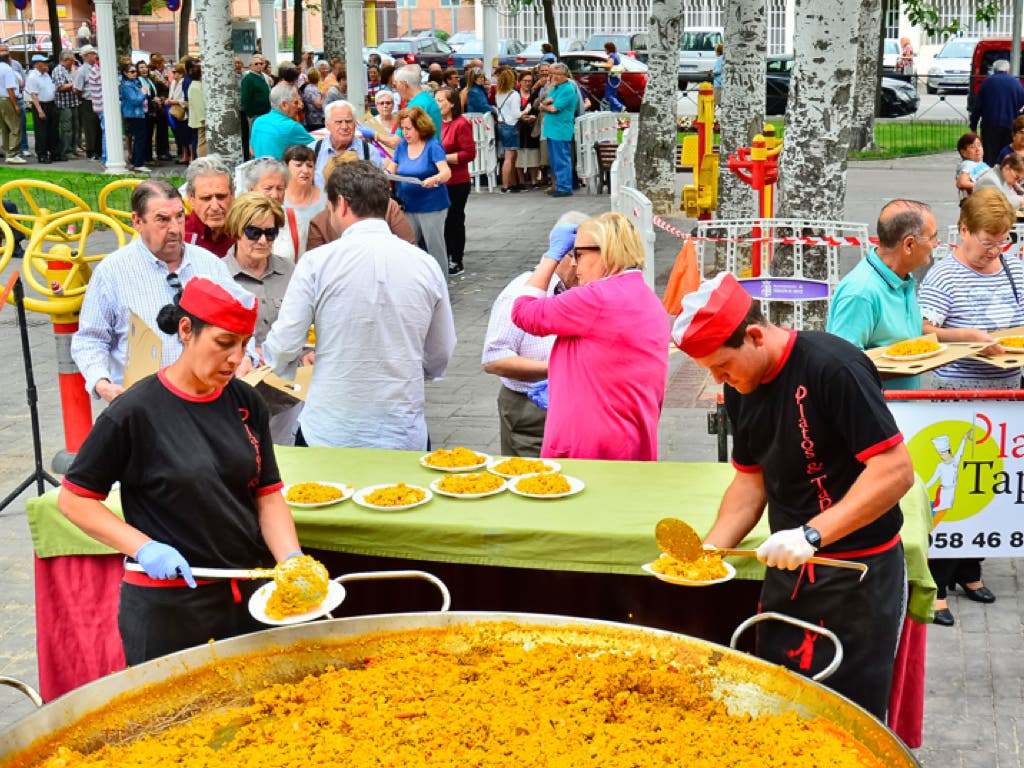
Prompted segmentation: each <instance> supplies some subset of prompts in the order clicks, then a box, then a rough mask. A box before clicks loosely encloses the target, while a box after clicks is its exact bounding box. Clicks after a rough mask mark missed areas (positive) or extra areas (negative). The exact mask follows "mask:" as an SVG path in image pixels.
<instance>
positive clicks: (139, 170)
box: [135, 165, 152, 173]
mask: <svg viewBox="0 0 1024 768" xmlns="http://www.w3.org/2000/svg"><path fill="white" fill-rule="evenodd" d="M135 172H136V173H152V171H151V170H149V168H147V167H146V166H144V165H140V166H137V167H136V168H135Z"/></svg>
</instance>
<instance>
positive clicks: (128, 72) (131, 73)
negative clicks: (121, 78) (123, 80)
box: [125, 69, 135, 75]
mask: <svg viewBox="0 0 1024 768" xmlns="http://www.w3.org/2000/svg"><path fill="white" fill-rule="evenodd" d="M125 74H128V75H134V74H135V70H134V69H129V70H128V71H127V72H126V73H125Z"/></svg>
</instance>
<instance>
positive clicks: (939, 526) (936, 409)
mask: <svg viewBox="0 0 1024 768" xmlns="http://www.w3.org/2000/svg"><path fill="white" fill-rule="evenodd" d="M889 407H890V409H891V410H892V412H893V415H894V416H895V417H896V422H897V424H899V426H900V429H901V430H902V432H903V436H904V438H905V439H906V441H907V448H908V450H909V451H910V456H911V458H912V459H913V462H914V469H915V471H916V472H917V474H918V475H919V476H920V477H921V479H922V480H923V481H924V483H925V486H926V487H927V490H928V498H929V500H930V502H931V511H932V522H933V526H934V530H933V531H932V534H931V548H930V549H929V552H928V555H929V557H932V558H942V557H997V556H1004V557H1020V556H1021V554H1022V553H1024V419H1021V418H1020V405H1019V404H1017V405H1016V412H1015V408H1014V404H1013V403H1011V402H1008V401H979V400H974V401H951V402H929V401H923V400H922V401H910V402H891V403H889Z"/></svg>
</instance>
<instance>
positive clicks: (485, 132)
mask: <svg viewBox="0 0 1024 768" xmlns="http://www.w3.org/2000/svg"><path fill="white" fill-rule="evenodd" d="M463 117H465V118H466V120H467V121H468V122H469V124H470V125H471V126H472V127H473V143H474V144H476V157H475V158H474V159H473V161H472V162H471V163H470V164H469V176H470V178H471V179H473V189H474V190H475V191H477V192H479V191H480V178H481V177H482V176H486V177H487V191H488V192H493V191H494V188H495V187H496V186H497V184H498V146H497V136H496V131H495V130H494V116H493V115H491V114H490V113H486V114H485V113H483V112H466V113H465V114H464V115H463Z"/></svg>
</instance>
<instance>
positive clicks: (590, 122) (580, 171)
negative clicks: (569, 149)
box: [575, 112, 619, 195]
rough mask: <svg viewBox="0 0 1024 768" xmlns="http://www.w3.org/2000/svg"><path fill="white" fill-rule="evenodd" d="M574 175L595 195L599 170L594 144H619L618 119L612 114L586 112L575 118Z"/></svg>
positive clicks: (599, 178) (598, 186) (598, 180)
mask: <svg viewBox="0 0 1024 768" xmlns="http://www.w3.org/2000/svg"><path fill="white" fill-rule="evenodd" d="M575 139H576V175H577V176H579V177H580V181H582V182H583V183H584V184H586V185H587V191H588V192H589V193H590V194H592V195H596V194H597V192H598V190H599V189H600V186H601V169H600V168H599V167H598V164H597V154H596V153H595V152H594V143H595V142H598V141H608V142H611V143H612V144H618V142H619V118H618V115H617V114H616V113H614V112H587V113H586V114H584V115H580V116H579V117H577V118H576V128H575Z"/></svg>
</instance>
